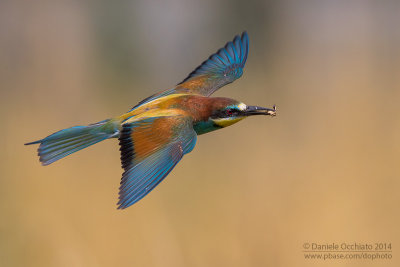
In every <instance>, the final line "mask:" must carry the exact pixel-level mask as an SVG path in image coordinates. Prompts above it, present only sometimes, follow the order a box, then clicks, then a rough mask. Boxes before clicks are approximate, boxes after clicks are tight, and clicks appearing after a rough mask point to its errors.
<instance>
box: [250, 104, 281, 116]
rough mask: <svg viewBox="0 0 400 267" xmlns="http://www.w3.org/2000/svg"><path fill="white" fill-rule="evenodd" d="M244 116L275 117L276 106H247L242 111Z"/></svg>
mask: <svg viewBox="0 0 400 267" xmlns="http://www.w3.org/2000/svg"><path fill="white" fill-rule="evenodd" d="M244 112H245V115H246V116H253V115H270V116H276V106H275V105H274V106H273V107H272V108H263V107H257V106H247V108H246V110H245V111H244Z"/></svg>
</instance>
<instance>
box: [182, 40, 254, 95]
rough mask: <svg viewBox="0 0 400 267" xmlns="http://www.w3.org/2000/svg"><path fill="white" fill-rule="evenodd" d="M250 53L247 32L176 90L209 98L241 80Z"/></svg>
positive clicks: (226, 46) (187, 78)
mask: <svg viewBox="0 0 400 267" xmlns="http://www.w3.org/2000/svg"><path fill="white" fill-rule="evenodd" d="M248 53H249V37H248V35H247V33H246V32H243V34H242V36H241V37H239V36H238V35H237V36H236V37H235V38H234V39H233V41H232V42H228V43H227V44H226V45H225V47H223V48H221V49H219V50H218V51H217V52H216V53H215V54H212V55H211V56H210V57H209V58H208V59H207V60H206V61H204V62H203V63H202V64H201V65H200V66H198V67H197V68H196V69H195V70H194V71H192V72H191V73H190V74H189V75H188V76H187V77H186V78H185V79H184V80H183V81H182V82H181V83H179V84H178V85H177V88H176V90H177V91H179V90H182V89H183V91H184V90H185V89H186V90H187V91H188V92H190V93H194V94H201V95H205V96H209V95H211V94H212V93H214V92H215V91H216V90H218V89H219V88H221V87H222V86H224V85H226V84H229V83H231V82H233V81H235V80H236V79H238V78H240V77H241V76H242V74H243V68H244V65H245V63H246V60H247V55H248Z"/></svg>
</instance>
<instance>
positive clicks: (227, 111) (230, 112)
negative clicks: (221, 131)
mask: <svg viewBox="0 0 400 267" xmlns="http://www.w3.org/2000/svg"><path fill="white" fill-rule="evenodd" d="M225 113H226V115H228V116H230V115H232V114H233V110H232V109H227V110H226V111H225Z"/></svg>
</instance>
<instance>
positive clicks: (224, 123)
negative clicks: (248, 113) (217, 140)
mask: <svg viewBox="0 0 400 267" xmlns="http://www.w3.org/2000/svg"><path fill="white" fill-rule="evenodd" d="M244 118H245V117H235V118H221V119H216V120H213V121H214V123H215V124H217V125H218V126H221V127H227V126H230V125H232V124H234V123H237V122H238V121H241V120H243V119H244Z"/></svg>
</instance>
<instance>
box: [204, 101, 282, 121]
mask: <svg viewBox="0 0 400 267" xmlns="http://www.w3.org/2000/svg"><path fill="white" fill-rule="evenodd" d="M216 100H217V101H215V102H214V105H213V111H212V113H211V116H210V118H209V119H210V120H211V121H212V122H213V123H214V124H215V125H217V126H219V127H227V126H230V125H232V124H234V123H236V122H238V121H241V120H243V119H244V118H247V117H249V116H253V115H269V116H276V107H275V105H274V106H273V108H272V109H271V108H263V107H258V106H247V105H246V104H244V103H242V102H239V101H237V100H233V99H228V98H219V99H216Z"/></svg>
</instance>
